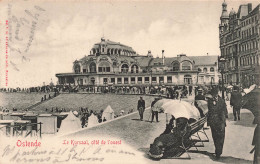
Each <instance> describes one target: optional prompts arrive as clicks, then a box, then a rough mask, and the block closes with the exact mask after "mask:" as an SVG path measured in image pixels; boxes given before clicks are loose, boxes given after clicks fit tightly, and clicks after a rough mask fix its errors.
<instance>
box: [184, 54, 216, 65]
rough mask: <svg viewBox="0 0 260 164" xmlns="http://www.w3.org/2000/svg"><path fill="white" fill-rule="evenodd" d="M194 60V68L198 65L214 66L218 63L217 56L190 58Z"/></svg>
mask: <svg viewBox="0 0 260 164" xmlns="http://www.w3.org/2000/svg"><path fill="white" fill-rule="evenodd" d="M189 58H190V59H192V60H194V62H195V66H198V65H215V63H216V62H217V61H218V56H190V57H189Z"/></svg>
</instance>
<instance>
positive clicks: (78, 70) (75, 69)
mask: <svg viewBox="0 0 260 164" xmlns="http://www.w3.org/2000/svg"><path fill="white" fill-rule="evenodd" d="M74 71H75V73H80V65H79V64H76V65H75V66H74Z"/></svg>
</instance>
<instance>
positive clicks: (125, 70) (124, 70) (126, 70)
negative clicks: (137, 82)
mask: <svg viewBox="0 0 260 164" xmlns="http://www.w3.org/2000/svg"><path fill="white" fill-rule="evenodd" d="M128 69H129V67H128V65H127V64H123V65H122V66H121V72H123V73H127V72H128Z"/></svg>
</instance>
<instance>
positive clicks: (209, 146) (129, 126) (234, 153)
mask: <svg viewBox="0 0 260 164" xmlns="http://www.w3.org/2000/svg"><path fill="white" fill-rule="evenodd" d="M190 99H192V97H190ZM227 104H228V111H229V119H228V121H227V127H226V138H225V145H224V151H223V154H222V158H221V159H220V160H219V161H215V160H214V156H213V155H212V153H214V144H213V141H212V137H211V131H210V129H208V130H206V133H207V135H208V137H209V139H210V141H209V143H205V147H202V148H199V150H200V151H202V152H200V153H190V155H191V158H192V160H179V159H178V160H177V159H162V160H160V161H154V160H151V159H149V157H148V156H147V155H146V153H147V152H148V150H149V147H150V144H151V143H153V141H154V139H155V138H156V137H158V136H159V135H160V134H161V133H162V132H163V131H164V130H165V123H166V121H165V114H163V113H161V114H159V121H160V122H159V123H155V122H153V123H150V122H148V121H147V120H148V118H149V117H150V110H146V111H145V113H144V118H145V119H144V121H139V115H138V113H134V114H131V115H129V116H126V117H124V118H120V119H118V120H115V121H112V122H110V123H106V124H103V125H100V126H97V127H93V128H89V129H84V130H81V131H79V132H76V133H73V134H71V135H68V137H74V136H79V137H86V136H105V137H106V138H109V137H113V138H119V139H121V140H122V144H124V143H126V144H128V145H130V146H132V147H133V148H135V149H136V150H139V151H141V152H143V154H144V157H145V159H146V160H147V162H149V163H151V162H152V163H153V162H156V163H192V164H194V163H219V162H220V163H241V164H242V163H243V164H247V163H248V164H249V163H252V159H253V155H252V154H249V152H250V150H251V149H252V146H251V142H252V137H253V131H254V126H253V125H252V121H253V115H252V113H251V112H249V111H248V110H246V109H242V110H241V121H236V122H235V121H233V115H232V109H231V108H230V106H229V102H227ZM191 150H195V149H194V148H192V149H191ZM184 155H185V154H184Z"/></svg>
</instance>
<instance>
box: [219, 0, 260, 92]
mask: <svg viewBox="0 0 260 164" xmlns="http://www.w3.org/2000/svg"><path fill="white" fill-rule="evenodd" d="M259 6H260V5H258V6H257V7H255V8H254V9H253V10H252V4H251V3H248V4H242V5H240V7H239V9H238V11H237V12H235V11H234V10H233V9H232V10H231V11H230V12H229V13H228V11H227V3H226V2H224V3H223V4H222V14H221V17H220V24H219V40H220V51H221V57H224V58H225V69H224V73H225V75H224V81H225V83H226V84H235V85H241V86H244V87H247V86H249V85H251V84H259V52H260V51H259V47H260V41H259V33H260V26H259V23H260V22H259V18H260V12H259V10H260V9H259Z"/></svg>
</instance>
